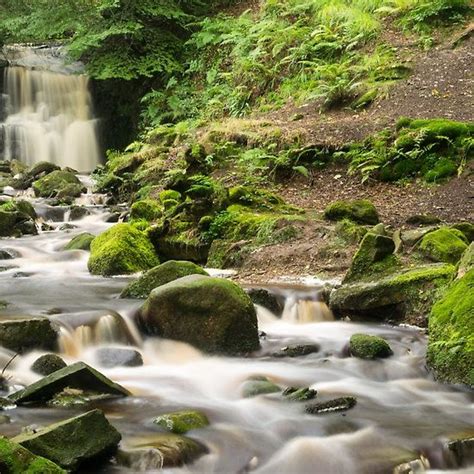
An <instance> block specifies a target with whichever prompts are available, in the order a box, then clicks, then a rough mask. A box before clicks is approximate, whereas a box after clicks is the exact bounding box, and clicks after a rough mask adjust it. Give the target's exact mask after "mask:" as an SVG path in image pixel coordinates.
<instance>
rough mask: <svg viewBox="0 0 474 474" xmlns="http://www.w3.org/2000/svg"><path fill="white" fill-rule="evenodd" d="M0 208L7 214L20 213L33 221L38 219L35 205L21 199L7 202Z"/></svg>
mask: <svg viewBox="0 0 474 474" xmlns="http://www.w3.org/2000/svg"><path fill="white" fill-rule="evenodd" d="M0 207H1V209H2V210H4V211H7V212H19V213H22V214H25V215H27V216H28V217H30V218H31V219H33V220H35V219H36V218H37V217H38V216H37V215H36V211H35V208H34V207H33V205H32V204H31V203H30V202H28V201H24V200H21V199H18V200H15V199H12V200H11V201H7V202H6V203H5V204H2V205H1V206H0Z"/></svg>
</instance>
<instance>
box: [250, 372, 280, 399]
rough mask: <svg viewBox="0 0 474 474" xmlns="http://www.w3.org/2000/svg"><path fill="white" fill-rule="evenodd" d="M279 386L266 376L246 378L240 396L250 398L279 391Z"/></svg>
mask: <svg viewBox="0 0 474 474" xmlns="http://www.w3.org/2000/svg"><path fill="white" fill-rule="evenodd" d="M280 391H281V388H280V387H279V386H278V385H276V384H274V383H273V382H271V381H270V380H269V379H268V378H266V377H255V378H253V379H250V380H247V381H245V382H244V384H243V386H242V397H244V398H251V397H256V396H257V395H265V394H270V393H276V392H280Z"/></svg>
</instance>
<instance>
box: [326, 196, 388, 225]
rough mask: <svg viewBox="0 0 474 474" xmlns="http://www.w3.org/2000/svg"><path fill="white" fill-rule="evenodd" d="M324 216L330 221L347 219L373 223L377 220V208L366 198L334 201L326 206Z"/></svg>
mask: <svg viewBox="0 0 474 474" xmlns="http://www.w3.org/2000/svg"><path fill="white" fill-rule="evenodd" d="M324 217H325V218H326V219H328V220H330V221H340V220H343V219H349V220H351V221H353V222H356V223H358V224H369V225H375V224H377V223H378V222H379V216H378V213H377V209H375V206H374V205H373V204H372V203H371V202H370V201H368V200H366V199H359V200H356V201H335V202H333V203H331V204H329V205H328V206H327V207H326V209H325V210H324Z"/></svg>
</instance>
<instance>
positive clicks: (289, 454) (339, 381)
mask: <svg viewBox="0 0 474 474" xmlns="http://www.w3.org/2000/svg"><path fill="white" fill-rule="evenodd" d="M80 201H81V202H82V203H83V204H84V203H85V204H89V206H88V207H89V209H90V211H91V215H90V216H87V217H85V218H83V219H82V220H80V221H75V222H74V224H75V225H77V226H78V228H76V229H74V230H69V231H50V232H44V233H41V234H40V235H38V236H34V237H23V238H20V239H3V240H2V241H1V242H0V246H1V248H5V249H10V250H13V251H15V252H16V253H17V255H18V256H17V258H15V259H13V260H5V261H3V262H2V266H4V267H7V268H6V269H3V271H1V272H0V300H6V301H8V302H10V303H11V305H10V306H8V308H7V309H5V310H2V311H1V314H3V315H5V316H14V315H18V316H21V315H25V314H27V315H46V316H47V317H50V318H52V319H54V320H55V321H57V322H58V323H59V324H60V326H61V352H62V356H63V357H64V359H65V360H66V361H67V362H68V363H71V362H74V361H77V360H83V361H85V362H87V363H89V364H91V365H93V366H94V367H96V368H97V369H99V370H101V371H102V372H103V373H104V374H106V375H107V376H108V377H110V378H111V379H113V380H114V381H117V382H118V383H120V384H122V385H124V386H125V387H126V388H128V389H129V390H130V391H131V392H132V393H133V395H134V396H133V397H129V398H124V399H119V400H110V401H107V402H100V403H97V404H96V406H98V407H100V408H101V409H103V410H104V411H105V413H106V414H107V416H108V417H109V419H110V420H111V421H112V423H113V424H114V425H115V426H116V427H117V428H118V430H119V431H120V432H121V433H122V436H123V440H122V443H123V445H124V446H134V445H137V444H140V443H143V442H146V440H149V439H151V438H152V437H153V434H154V433H157V432H159V429H158V428H157V427H156V426H155V425H153V423H152V420H153V418H154V417H156V416H157V415H159V414H162V413H166V412H169V411H172V410H177V409H183V408H196V409H200V410H203V411H204V412H205V413H206V414H207V415H208V417H209V419H210V421H211V425H210V426H209V427H208V428H205V429H202V430H196V431H194V432H191V433H190V436H192V437H193V438H195V439H198V440H200V441H202V442H203V443H204V444H205V445H206V446H207V447H208V448H209V454H207V455H204V456H203V457H201V458H200V459H198V460H197V461H195V462H194V464H192V465H189V466H186V467H181V468H174V469H169V471H170V472H176V473H185V472H186V473H187V472H190V473H241V472H249V471H252V472H256V473H272V474H274V473H276V472H277V473H295V474H297V473H321V474H332V473H384V472H390V467H391V466H393V464H394V462H393V460H394V459H395V460H396V459H398V456H399V454H400V452H401V453H404V452H405V451H406V450H414V451H419V452H422V453H423V454H424V455H425V456H426V457H427V458H428V459H429V461H430V463H431V466H432V467H433V469H437V468H446V464H445V461H444V457H443V450H442V443H443V440H445V439H447V437H448V436H451V435H455V434H457V433H466V432H469V431H470V430H471V432H472V407H473V404H472V402H473V399H472V396H471V394H470V393H469V392H467V391H463V390H462V389H461V388H459V387H458V388H451V387H449V386H446V385H442V384H439V383H436V382H435V381H433V380H432V378H431V376H430V375H429V374H428V372H427V371H426V369H425V366H424V353H425V350H426V336H425V335H424V333H423V331H421V330H419V329H417V328H410V327H391V326H388V325H383V324H361V323H359V324H356V323H353V322H345V321H335V320H333V318H332V315H331V313H330V311H329V310H328V309H327V307H326V306H325V305H324V304H323V303H321V302H320V301H318V298H317V294H318V292H319V288H310V287H306V288H303V289H301V288H300V289H298V290H295V289H291V288H289V287H279V288H276V289H275V291H278V292H279V293H280V295H281V297H282V298H285V301H286V304H285V310H284V313H283V316H282V317H281V318H277V317H275V316H274V315H272V314H271V313H270V312H269V311H266V310H264V309H263V308H258V314H259V329H260V330H261V331H264V332H265V333H266V336H265V337H264V338H263V339H262V350H261V351H260V353H258V354H255V355H253V356H252V357H249V358H227V357H217V356H208V355H205V354H202V353H200V352H199V351H198V350H196V349H194V348H192V347H190V346H188V345H186V344H184V343H180V342H174V341H169V340H161V339H159V338H148V339H143V338H142V337H141V336H140V334H139V332H138V330H137V329H136V327H135V324H134V322H133V318H134V315H135V313H136V311H137V310H138V308H139V307H140V304H141V302H140V301H136V300H135V301H134V300H124V299H119V298H118V295H119V293H120V291H121V290H122V288H123V287H124V286H125V284H126V283H127V282H128V281H129V280H130V278H132V277H116V278H102V277H97V276H92V275H90V274H89V273H88V271H87V258H88V253H87V252H84V251H80V250H76V251H67V252H65V251H63V250H62V248H63V247H64V245H65V244H66V243H67V242H68V241H69V240H70V239H71V238H72V237H73V236H74V235H76V234H77V233H80V232H84V231H90V232H93V233H99V232H101V231H103V230H104V229H106V228H107V227H108V226H110V225H111V224H107V223H106V222H105V218H106V213H105V211H104V210H103V209H102V207H101V206H100V205H96V204H93V203H96V202H98V201H99V202H100V199H99V198H98V197H97V196H94V195H87V196H83V197H82V198H80ZM35 206H36V209H37V210H38V212H39V213H40V215H42V216H43V217H42V218H43V220H45V221H48V220H49V221H51V219H53V220H55V221H56V222H55V225H58V224H59V223H60V221H62V220H64V219H66V220H67V216H68V212H67V208H62V209H60V210H59V211H58V210H57V209H54V208H50V207H49V206H48V205H47V204H46V203H45V202H44V201H41V200H36V201H35ZM51 313H53V314H51ZM355 332H367V333H370V334H378V335H381V336H383V337H385V338H386V339H387V340H388V341H389V343H390V345H391V346H392V348H393V350H394V353H395V354H394V356H392V357H390V358H389V359H386V360H379V361H364V360H361V359H356V358H351V357H347V344H348V341H349V338H350V336H351V334H353V333H355ZM308 342H316V343H318V344H320V346H321V350H320V351H319V352H318V353H316V354H311V355H308V356H305V357H299V358H285V359H281V358H272V357H270V354H271V353H272V352H275V351H277V350H279V349H280V348H282V347H284V346H286V345H288V344H296V343H308ZM105 345H118V346H120V345H122V346H123V345H128V346H135V347H137V348H138V350H140V352H141V353H142V354H143V358H144V365H143V366H142V367H134V368H114V369H106V368H103V367H101V366H100V365H99V364H98V363H97V361H96V359H95V350H96V349H97V348H98V347H103V346H105ZM39 355H40V352H34V353H30V354H27V355H24V356H21V357H17V358H16V359H15V360H14V361H13V363H12V365H11V366H10V367H9V368H8V369H7V374H8V376H9V377H11V382H12V383H14V384H16V385H17V386H18V388H19V387H20V386H21V385H22V384H28V383H31V382H33V381H35V380H37V379H38V376H37V375H35V374H34V373H32V372H31V371H30V369H29V367H30V365H31V363H32V362H33V361H34V359H35V358H36V357H37V356H39ZM11 356H12V353H10V352H8V351H3V352H1V355H0V365H1V364H5V363H6V362H7V361H8V360H9V358H10V357H11ZM252 375H265V376H267V377H269V378H270V379H271V380H273V381H274V382H276V383H278V384H280V385H282V386H310V387H312V388H314V389H316V390H317V391H318V399H319V400H325V399H330V398H334V397H337V396H343V395H354V396H356V397H357V399H358V403H357V405H356V407H355V408H354V409H352V410H349V411H347V412H346V413H333V414H327V415H319V416H314V415H306V414H304V404H300V403H289V402H285V401H283V400H282V399H281V398H280V396H278V395H266V396H258V397H255V398H251V399H243V398H241V396H240V391H241V387H242V384H243V382H244V381H245V380H246V379H247V378H248V377H250V376H252ZM75 413H79V411H78V410H75V409H62V408H54V409H52V408H17V409H16V410H13V411H11V412H8V415H9V416H11V423H10V424H4V425H0V433H1V434H4V435H7V436H13V435H16V434H17V433H19V432H20V430H21V429H22V427H24V426H26V425H37V426H44V425H47V424H49V423H51V422H53V421H57V420H61V419H65V418H68V417H70V416H72V415H73V414H75ZM166 471H168V470H166ZM100 472H110V473H116V472H134V469H130V470H127V469H125V468H122V467H114V466H109V467H107V468H104V469H103V470H102V471H100ZM433 472H435V471H433ZM459 472H461V471H459ZM464 472H469V470H464ZM471 472H472V471H471Z"/></svg>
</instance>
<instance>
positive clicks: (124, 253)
mask: <svg viewBox="0 0 474 474" xmlns="http://www.w3.org/2000/svg"><path fill="white" fill-rule="evenodd" d="M159 263H160V262H159V260H158V257H157V256H156V254H155V249H154V248H153V245H152V244H151V242H150V241H149V240H148V238H147V236H146V235H145V234H144V233H143V232H141V231H139V230H137V229H136V228H134V227H133V226H131V225H130V224H116V225H114V226H113V227H111V228H110V229H108V230H106V231H105V232H103V233H102V234H100V235H99V236H98V237H96V238H95V239H94V240H93V241H92V243H91V254H90V257H89V262H88V267H89V271H90V272H91V273H92V274H94V275H103V276H110V275H123V274H130V273H136V272H139V271H142V270H148V269H150V268H153V267H154V266H156V265H158V264H159Z"/></svg>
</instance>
